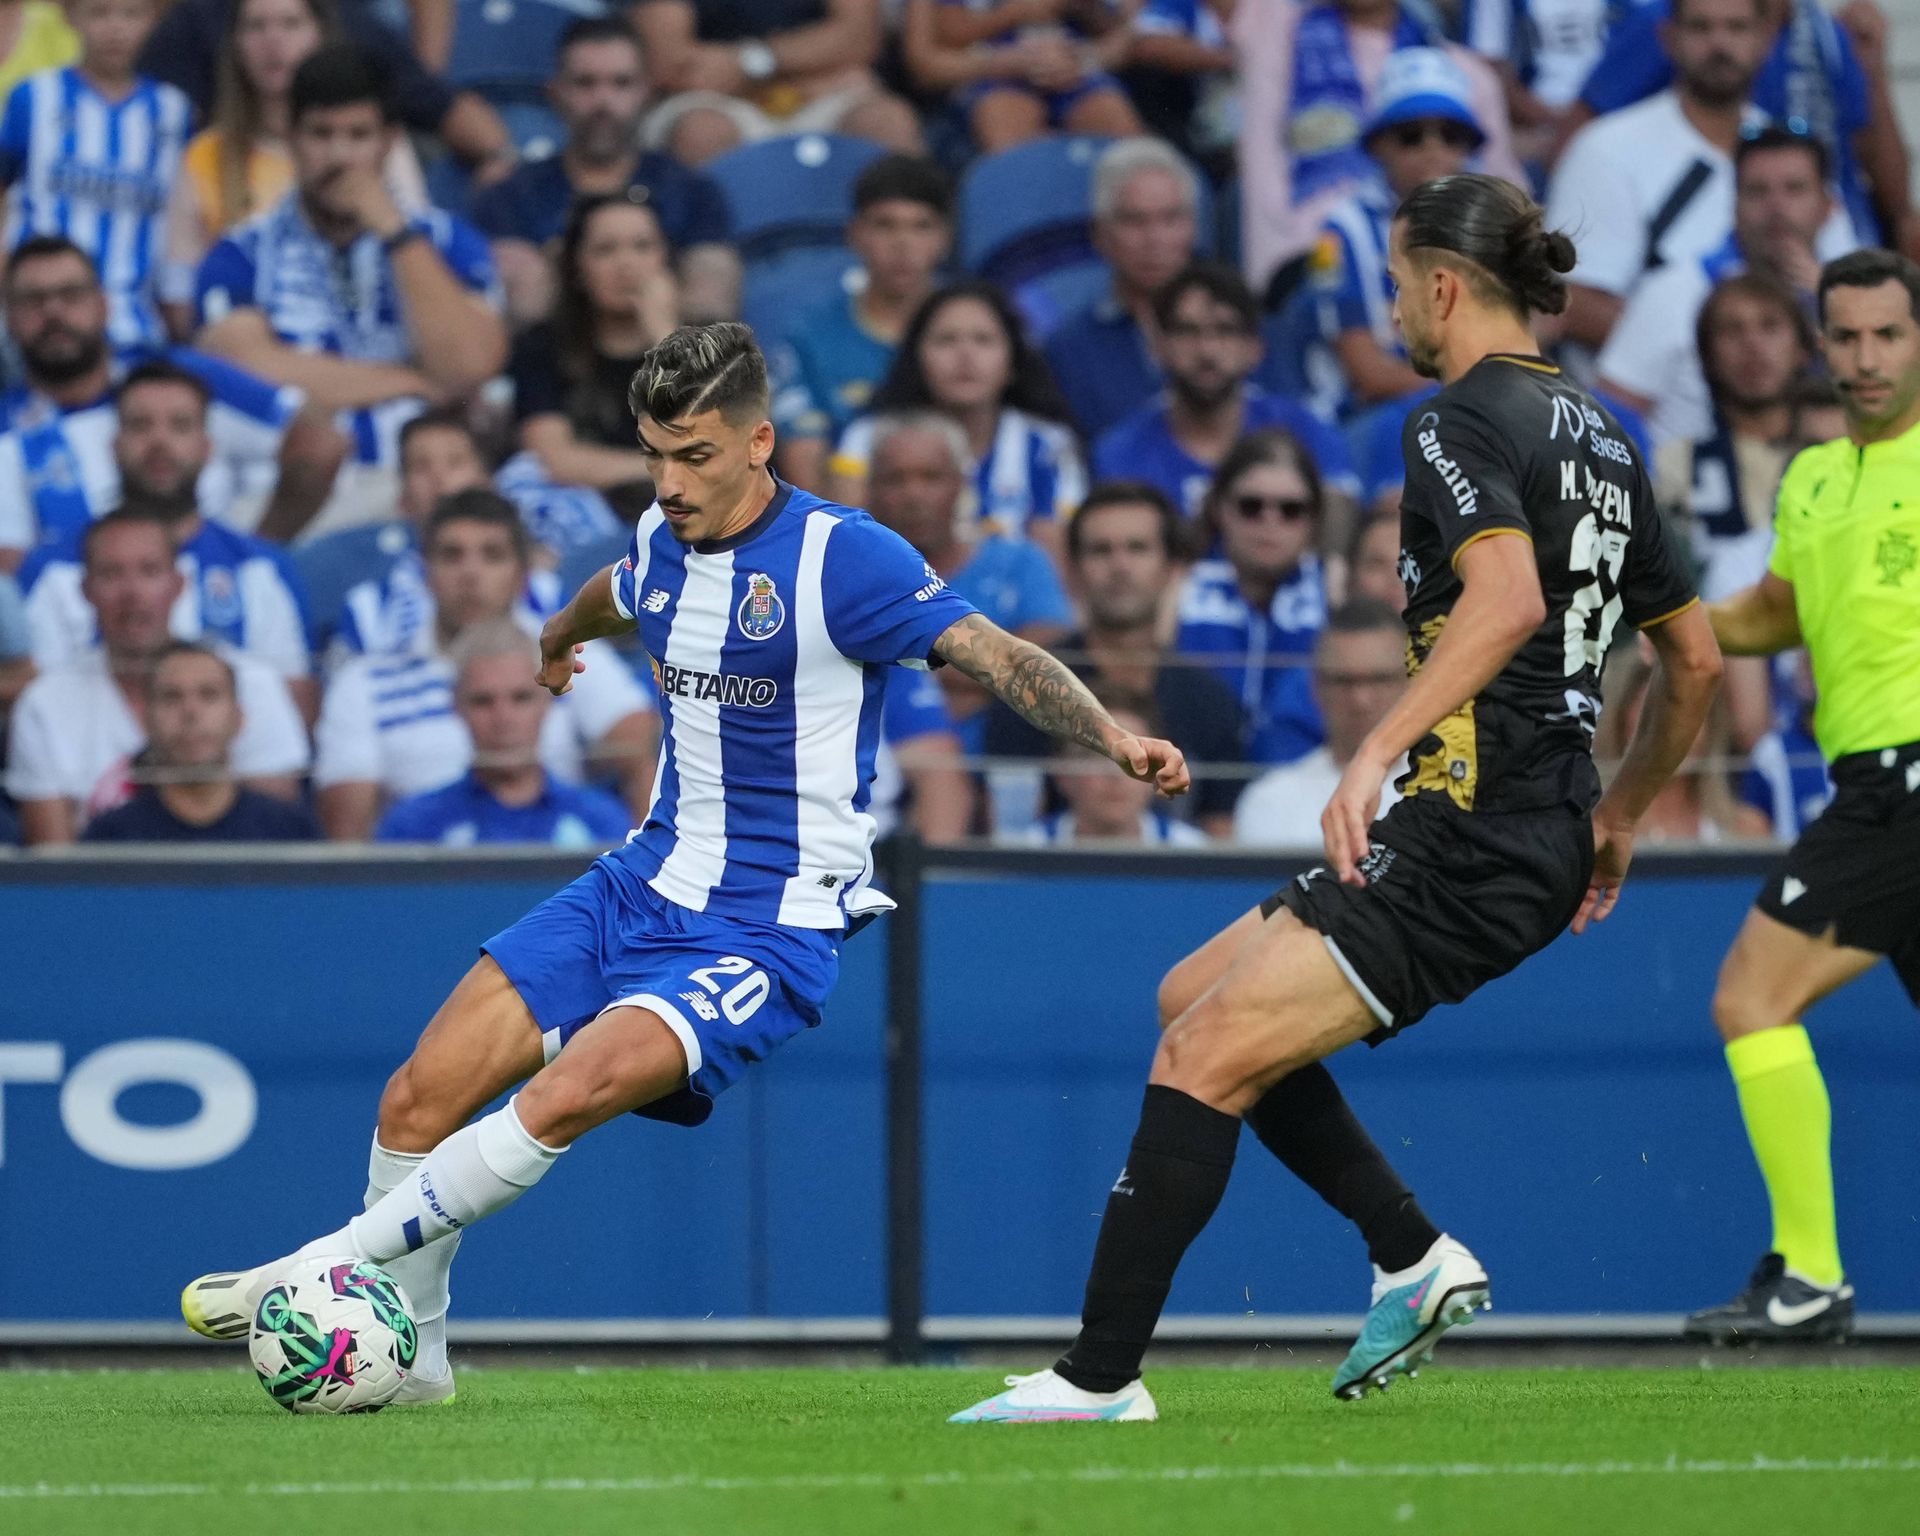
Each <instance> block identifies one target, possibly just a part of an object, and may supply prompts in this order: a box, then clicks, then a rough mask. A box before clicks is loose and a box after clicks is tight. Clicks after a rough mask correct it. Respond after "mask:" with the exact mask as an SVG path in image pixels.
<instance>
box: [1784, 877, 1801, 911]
mask: <svg viewBox="0 0 1920 1536" xmlns="http://www.w3.org/2000/svg"><path fill="white" fill-rule="evenodd" d="M1806 894H1807V887H1806V883H1805V882H1804V881H1801V880H1796V879H1794V878H1793V876H1792V875H1788V876H1787V877H1786V878H1785V879H1783V880H1782V881H1781V882H1780V905H1781V906H1783V907H1790V906H1792V905H1793V904H1794V903H1795V902H1796V901H1798V900H1799V899H1800V898H1801V897H1802V896H1804V895H1806Z"/></svg>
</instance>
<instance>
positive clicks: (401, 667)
mask: <svg viewBox="0 0 1920 1536" xmlns="http://www.w3.org/2000/svg"><path fill="white" fill-rule="evenodd" d="M421 552H422V554H423V555H424V557H425V561H426V566H425V569H426V588H427V594H428V596H429V597H431V599H432V601H433V619H432V623H431V625H430V626H429V627H428V628H426V629H425V630H424V631H422V632H421V634H420V635H419V637H418V640H417V642H416V648H415V649H414V650H413V651H412V652H410V653H399V654H389V655H369V656H359V657H355V658H354V659H353V660H351V661H348V662H347V663H345V664H344V665H343V666H342V667H341V668H340V669H339V671H338V672H336V673H335V674H334V676H333V679H332V681H331V682H330V683H329V684H328V685H327V692H326V698H325V700H324V701H323V703H322V705H321V709H320V724H319V727H318V729H317V731H316V735H315V740H316V753H315V761H314V773H313V781H314V788H315V790H316V796H315V798H316V802H317V804H318V807H319V811H320V822H321V825H322V826H324V827H325V828H326V831H327V835H328V836H329V837H331V838H333V839H335V840H336V841H348V842H358V841H364V840H365V839H366V837H367V836H368V835H369V834H370V833H371V832H372V831H373V829H374V827H375V825H376V823H377V822H378V820H379V815H380V808H381V805H382V803H383V801H386V800H393V799H402V798H405V797H406V796H409V795H417V794H420V793H423V792H424V791H426V790H430V789H438V788H440V787H441V786H443V785H446V784H450V783H452V782H453V781H454V780H455V779H458V778H459V777H460V776H461V775H462V774H464V773H465V772H466V771H467V769H468V768H469V767H470V766H471V765H472V760H473V743H472V740H471V738H470V737H469V736H468V734H467V731H466V728H465V727H464V726H463V725H462V724H461V723H460V719H459V716H458V715H457V713H456V712H455V709H454V700H453V685H454V671H453V663H452V661H451V660H450V659H449V658H450V656H451V653H452V650H453V647H454V645H455V643H456V642H457V641H458V640H459V639H460V637H461V636H462V635H463V634H464V633H465V632H466V631H467V630H468V629H470V628H472V627H473V626H474V625H477V624H482V623H488V622H492V621H496V620H500V619H507V618H514V617H516V607H517V605H518V600H519V598H520V595H521V593H522V592H523V591H524V590H525V588H526V583H527V555H528V541H527V533H526V529H525V528H524V527H523V526H522V525H521V522H520V515H519V513H518V512H517V511H516V510H515V509H514V506H513V503H511V502H510V501H508V500H506V499H505V498H504V497H502V496H500V495H498V494H497V493H496V492H493V491H488V490H472V491H462V492H460V493H459V494H457V495H454V496H451V497H449V498H448V499H447V500H446V501H444V502H442V503H441V504H440V506H439V507H437V508H436V509H435V510H434V512H433V515H432V516H431V517H430V518H428V520H427V526H426V531H425V533H424V534H423V535H422V538H421ZM519 621H520V622H521V624H522V627H523V628H524V629H526V631H527V632H528V633H529V634H533V633H537V627H538V626H537V621H534V620H533V619H531V618H530V617H528V616H526V615H525V614H524V610H522V611H521V613H520V615H519ZM586 656H587V670H586V671H585V672H583V673H581V674H580V675H579V676H578V677H577V678H575V679H574V686H573V688H572V689H571V690H570V691H569V692H568V693H567V694H566V695H565V696H563V697H562V698H561V699H560V700H559V701H558V703H557V704H556V706H555V708H554V709H553V710H551V711H550V712H549V713H548V714H547V716H546V719H545V722H544V723H543V725H542V727H541V734H540V758H541V762H542V763H543V764H544V765H545V766H546V767H547V768H548V770H549V771H551V772H552V773H553V774H554V775H555V776H556V777H558V778H560V779H563V780H565V781H567V782H569V783H579V782H581V781H583V780H585V779H586V778H587V777H589V775H590V772H592V771H594V770H596V769H597V770H599V771H603V772H605V773H606V774H608V775H609V776H611V777H613V778H615V779H616V780H617V781H618V783H619V785H620V797H621V799H622V800H623V801H625V803H626V804H627V806H628V808H629V810H630V812H631V813H632V814H633V816H634V817H635V819H638V818H639V817H640V816H642V815H644V813H645V809H646V804H647V796H648V791H649V790H650V789H651V787H652V783H653V754H654V749H655V747H656V745H657V743H658V735H659V717H658V715H657V714H655V712H654V710H653V701H652V699H651V697H650V695H649V694H648V693H647V691H646V690H645V689H644V688H642V687H641V686H640V684H639V682H638V681H636V680H635V678H634V676H633V674H632V672H630V671H629V670H628V669H627V666H626V663H625V662H624V661H623V660H622V659H621V657H620V655H619V653H618V652H616V651H613V650H610V649H608V648H607V647H606V646H605V645H604V644H603V643H601V642H595V643H593V644H591V645H589V646H588V648H587V653H586Z"/></svg>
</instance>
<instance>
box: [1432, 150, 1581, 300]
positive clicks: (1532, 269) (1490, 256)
mask: <svg viewBox="0 0 1920 1536" xmlns="http://www.w3.org/2000/svg"><path fill="white" fill-rule="evenodd" d="M1394 219H1395V221H1396V222H1402V223H1404V224H1405V226H1406V248H1407V251H1408V252H1409V254H1412V255H1415V256H1416V257H1417V256H1419V255H1422V254H1424V253H1427V252H1435V251H1438V252H1444V253H1446V254H1448V255H1451V256H1455V257H1458V258H1460V259H1461V260H1462V261H1464V262H1465V263H1466V267H1467V270H1466V273H1465V274H1464V275H1465V276H1466V278H1467V280H1468V282H1469V284H1470V285H1471V286H1472V287H1473V288H1475V289H1476V290H1477V291H1478V294H1479V297H1480V298H1481V299H1483V300H1485V301H1487V302H1490V303H1498V304H1504V305H1505V306H1506V307H1507V308H1508V309H1511V310H1513V311H1514V312H1515V313H1516V314H1518V315H1521V316H1522V317H1524V316H1526V315H1528V314H1542V315H1557V314H1559V313H1560V312H1561V311H1562V310H1563V309H1565V308H1566V307H1567V284H1566V280H1565V278H1564V277H1563V276H1562V274H1563V273H1567V272H1571V271H1572V270H1573V266H1574V250H1573V242H1572V241H1571V240H1569V239H1568V238H1567V237H1566V236H1565V235H1563V234H1562V233H1561V232H1560V231H1559V230H1557V229H1548V228H1547V227H1546V212H1545V210H1544V209H1542V208H1541V206H1540V205H1539V204H1538V203H1536V202H1535V201H1534V200H1533V199H1532V198H1530V197H1528V196H1527V194H1526V193H1524V192H1522V191H1521V190H1520V189H1519V188H1518V187H1516V186H1515V185H1514V184H1513V183H1512V182H1510V181H1503V180H1502V179H1501V178H1500V177H1498V176H1483V175H1480V174H1479V173H1477V172H1470V171H1463V172H1461V173H1460V174H1459V175H1457V176H1442V177H1439V178H1438V179H1437V180H1434V181H1428V182H1422V183H1421V184H1420V185H1419V186H1417V187H1415V188H1414V189H1413V190H1412V191H1411V192H1409V193H1408V194H1407V195H1406V197H1405V198H1403V199H1402V200H1401V203H1400V207H1399V208H1398V210H1396V211H1395V213H1394Z"/></svg>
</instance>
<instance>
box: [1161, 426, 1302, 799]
mask: <svg viewBox="0 0 1920 1536" xmlns="http://www.w3.org/2000/svg"><path fill="white" fill-rule="evenodd" d="M1322 497H1323V492H1322V488H1321V481H1320V472H1319V470H1318V468H1316V466H1315V465H1314V462H1313V456H1312V455H1311V454H1310V453H1308V452H1307V450H1306V448H1305V447H1304V446H1303V445H1302V444H1301V442H1300V440H1299V439H1298V438H1296V437H1294V436H1292V435H1291V434H1290V433H1287V432H1282V431H1277V430H1276V431H1268V432H1256V433H1254V434H1253V435H1252V436H1251V437H1246V438H1242V439H1241V440H1240V442H1238V443H1236V444H1235V445H1234V447H1233V450H1232V452H1230V453H1229V454H1228V455H1227V456H1226V459H1225V460H1224V461H1223V462H1222V463H1221V465H1220V473H1219V476H1218V478H1217V479H1215V481H1214V483H1213V489H1212V490H1211V491H1210V492H1209V493H1208V495H1207V498H1206V502H1205V505H1204V507H1203V508H1202V512H1201V516H1202V518H1203V523H1202V530H1201V531H1202V532H1203V534H1204V536H1205V537H1206V538H1207V542H1208V543H1209V544H1214V545H1216V547H1217V548H1218V550H1219V553H1218V554H1217V555H1216V556H1214V557H1212V558H1210V559H1206V560H1201V561H1199V562H1197V563H1196V564H1195V565H1194V567H1193V569H1192V571H1191V572H1189V573H1188V576H1187V581H1186V585H1185V586H1184V588H1183V589H1182V590H1181V594H1180V609H1179V618H1180V624H1179V630H1178V633H1177V635H1176V637H1175V640H1174V649H1175V651H1177V652H1178V653H1179V654H1180V655H1181V657H1182V658H1183V659H1194V660H1204V661H1206V662H1208V663H1210V664H1211V666H1212V668H1213V671H1214V672H1215V674H1216V675H1217V676H1218V677H1219V678H1220V680H1221V681H1222V682H1224V683H1226V684H1227V686H1228V687H1230V688H1231V689H1232V690H1233V691H1234V693H1235V694H1236V695H1237V696H1238V698H1239V700H1240V708H1241V710H1242V712H1243V713H1244V714H1245V716H1246V723H1247V755H1248V757H1250V758H1251V759H1252V760H1253V761H1254V762H1257V763H1290V762H1293V761H1294V760H1295V759H1296V758H1301V757H1305V756H1306V755H1307V754H1308V753H1309V752H1311V751H1312V750H1313V749H1314V748H1315V747H1317V746H1319V745H1320V742H1321V739H1322V736H1323V734H1324V732H1323V730H1322V727H1321V723H1320V706H1319V705H1318V704H1317V703H1315V702H1314V697H1313V686H1312V683H1311V682H1310V680H1309V678H1308V675H1307V668H1308V661H1309V659H1310V658H1311V657H1312V655H1313V647H1314V642H1315V641H1316V640H1317V639H1318V638H1319V635H1320V629H1321V626H1322V625H1324V624H1325V623H1326V621H1327V598H1326V588H1325V583H1324V580H1323V577H1322V572H1321V568H1320V560H1319V557H1318V556H1317V555H1316V554H1314V552H1313V551H1314V544H1315V540H1316V537H1317V535H1318V534H1319V531H1320V521H1321V512H1322V508H1323V505H1324V503H1323V499H1322Z"/></svg>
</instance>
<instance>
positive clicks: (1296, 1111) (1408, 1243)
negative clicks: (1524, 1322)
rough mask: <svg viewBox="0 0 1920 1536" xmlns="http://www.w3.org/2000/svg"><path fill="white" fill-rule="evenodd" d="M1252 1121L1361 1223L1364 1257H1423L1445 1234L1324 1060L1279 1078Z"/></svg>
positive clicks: (1279, 1153) (1383, 1260)
mask: <svg viewBox="0 0 1920 1536" xmlns="http://www.w3.org/2000/svg"><path fill="white" fill-rule="evenodd" d="M1247 1124H1248V1126H1250V1127H1251V1128H1252V1130H1253V1134H1254V1135H1256V1136H1258V1137H1259V1138H1260V1142H1261V1145H1263V1146H1264V1147H1266V1149H1267V1150H1268V1151H1269V1152H1271V1153H1272V1154H1273V1155H1274V1156H1275V1157H1277V1158H1279V1159H1280V1161H1281V1162H1283V1163H1285V1164H1286V1165H1287V1169H1288V1171H1289V1172H1290V1173H1292V1174H1293V1176H1294V1177H1295V1178H1297V1179H1299V1180H1300V1182H1301V1183H1303V1184H1305V1185H1306V1186H1307V1188H1309V1189H1311V1190H1312V1191H1313V1192H1314V1193H1315V1194H1316V1195H1318V1196H1319V1197H1320V1198H1321V1199H1322V1200H1324V1201H1326V1202H1327V1204H1328V1205H1330V1206H1332V1207H1333V1208H1334V1209H1335V1210H1336V1211H1338V1212H1339V1213H1340V1214H1341V1215H1342V1216H1344V1217H1346V1218H1347V1220H1348V1221H1350V1222H1352V1223H1353V1224H1354V1225H1355V1226H1356V1227H1358V1228H1359V1229H1360V1235H1361V1236H1362V1237H1363V1238H1365V1239H1366V1243H1367V1257H1368V1258H1370V1259H1372V1260H1373V1262H1374V1263H1376V1264H1378V1265H1379V1266H1380V1267H1381V1268H1382V1269H1386V1270H1397V1269H1405V1268H1407V1267H1408V1266H1409V1265H1411V1264H1417V1263H1419V1261H1420V1258H1421V1256H1422V1255H1423V1254H1425V1253H1426V1251H1427V1250H1428V1249H1429V1248H1431V1247H1432V1246H1433V1244H1434V1242H1435V1240H1436V1239H1437V1238H1438V1237H1439V1236H1440V1231H1439V1228H1437V1227H1435V1226H1434V1224H1433V1223H1432V1222H1431V1221H1429V1220H1427V1213H1426V1212H1425V1211H1423V1210H1421V1209H1420V1202H1419V1201H1417V1200H1415V1199H1414V1198H1413V1191H1412V1190H1410V1189H1408V1188H1407V1186H1406V1183H1405V1181H1404V1180H1402V1179H1401V1177H1400V1175H1399V1174H1397V1173H1395V1172H1394V1170H1393V1164H1391V1163H1389V1162H1388V1161H1387V1159H1386V1157H1385V1155H1384V1154H1383V1153H1382V1152H1381V1151H1380V1149H1379V1148H1378V1147H1377V1146H1375V1145H1374V1142H1373V1138H1372V1137H1371V1136H1369V1135H1368V1134H1367V1128H1366V1127H1365V1126H1364V1125H1362V1124H1361V1123H1360V1121H1359V1119H1358V1118H1357V1117H1356V1116H1355V1115H1354V1113H1353V1111H1352V1109H1350V1108H1349V1107H1348V1106H1347V1100H1346V1096H1345V1095H1344V1094H1342V1093H1341V1092H1340V1085H1339V1084H1338V1083H1336V1082H1335V1081H1334V1080H1333V1074H1332V1073H1331V1072H1329V1071H1328V1070H1327V1069H1326V1066H1325V1064H1324V1063H1321V1062H1317V1061H1316V1062H1313V1063H1312V1064H1311V1065H1309V1066H1305V1067H1302V1068H1300V1070H1299V1071H1297V1072H1291V1073H1289V1074H1288V1075H1287V1076H1285V1077H1283V1078H1281V1079H1280V1081H1279V1082H1277V1083H1276V1084H1274V1086H1273V1087H1271V1088H1269V1089H1268V1090H1267V1092H1266V1096H1265V1097H1264V1098H1262V1099H1261V1100H1260V1102H1259V1103H1258V1104H1256V1105H1254V1106H1253V1108H1252V1109H1250V1110H1248V1111H1247Z"/></svg>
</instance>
